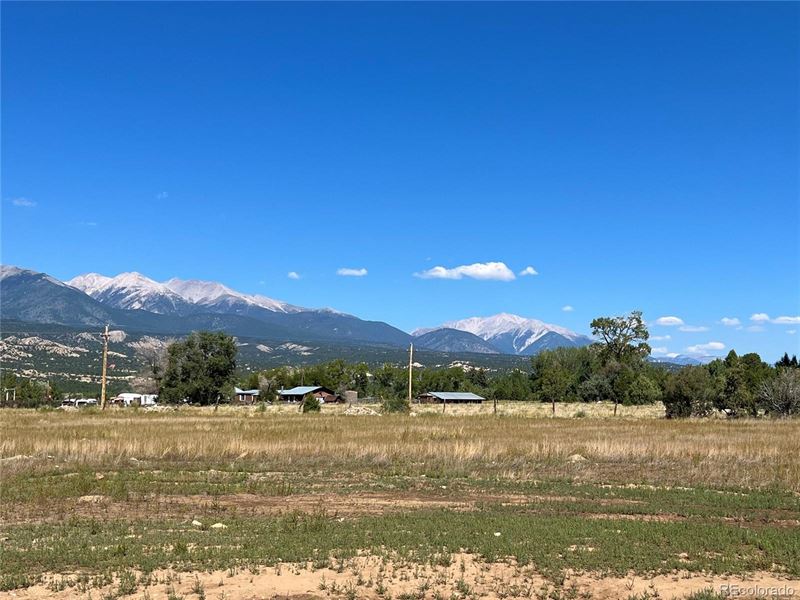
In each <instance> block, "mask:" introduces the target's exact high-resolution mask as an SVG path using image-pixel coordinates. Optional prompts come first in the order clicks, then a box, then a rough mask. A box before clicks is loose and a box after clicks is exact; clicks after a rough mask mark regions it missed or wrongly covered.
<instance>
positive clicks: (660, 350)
mask: <svg viewBox="0 0 800 600" xmlns="http://www.w3.org/2000/svg"><path fill="white" fill-rule="evenodd" d="M668 353H669V349H668V348H667V347H666V346H658V347H656V348H651V349H650V354H654V355H657V356H664V355H665V354H668Z"/></svg>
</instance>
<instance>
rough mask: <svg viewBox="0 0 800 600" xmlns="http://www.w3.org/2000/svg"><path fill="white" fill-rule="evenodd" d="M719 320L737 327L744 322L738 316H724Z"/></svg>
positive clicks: (727, 325) (728, 325)
mask: <svg viewBox="0 0 800 600" xmlns="http://www.w3.org/2000/svg"><path fill="white" fill-rule="evenodd" d="M719 322H720V323H722V324H723V325H725V327H736V326H737V325H741V324H742V322H741V321H740V320H739V319H737V318H736V317H722V318H721V319H720V320H719Z"/></svg>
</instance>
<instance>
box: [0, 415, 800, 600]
mask: <svg viewBox="0 0 800 600" xmlns="http://www.w3.org/2000/svg"><path fill="white" fill-rule="evenodd" d="M372 408H373V409H377V407H372ZM557 408H558V410H557V413H556V416H555V418H553V417H552V415H550V406H548V405H541V404H528V403H501V404H500V405H499V407H498V413H497V415H495V414H492V413H493V407H492V405H491V404H485V405H483V406H475V405H471V406H448V407H447V410H446V413H445V414H444V415H442V414H441V406H435V405H428V406H415V407H414V411H413V412H412V414H411V415H407V416H396V415H384V416H373V415H359V416H354V415H347V414H344V411H345V408H344V407H342V406H325V407H323V412H322V414H320V415H302V414H298V413H297V409H296V407H287V406H280V407H267V408H266V410H259V409H258V408H254V407H249V408H234V407H223V408H220V409H219V410H218V411H213V410H212V409H192V408H181V409H179V410H160V411H144V410H131V409H127V410H126V409H111V410H107V411H105V412H104V413H100V412H97V411H94V410H89V411H32V410H4V411H2V413H0V418H2V430H0V434H2V435H0V465H1V470H0V485H2V487H1V488H0V492H1V493H2V503H0V540H1V541H0V567H2V569H0V572H1V573H2V574H1V575H0V597H3V594H27V595H28V596H29V597H49V596H52V597H82V598H88V597H95V598H99V597H102V598H117V597H125V596H131V597H141V598H161V597H163V598H178V597H184V598H192V597H206V595H208V596H209V597H215V598H216V597H219V598H239V597H241V598H251V597H272V596H274V595H287V596H292V595H297V596H300V595H306V596H309V595H310V597H326V598H327V597H331V598H337V597H342V598H346V599H347V600H354V599H355V598H357V597H364V598H380V599H381V600H390V599H392V598H396V599H400V598H403V599H404V600H411V599H412V598H416V599H417V600H422V599H424V598H431V599H432V600H439V598H449V599H451V600H457V599H464V600H466V599H467V598H481V597H489V598H506V597H530V598H553V599H556V598H568V597H574V598H578V597H583V598H617V597H621V598H655V597H674V598H683V597H690V596H692V595H693V594H694V597H696V598H704V597H710V598H713V597H718V596H717V593H718V592H719V589H720V586H722V585H725V584H726V582H727V583H730V582H731V581H733V582H736V581H756V582H761V583H763V584H766V583H771V584H775V586H778V587H780V585H784V586H785V585H790V586H791V585H793V586H794V588H792V589H796V590H797V591H798V592H800V583H798V582H800V460H799V459H798V456H800V421H796V420H785V421H771V420H735V421H730V420H721V419H714V420H686V421H669V420H666V419H663V418H662V416H661V415H663V409H660V408H659V407H622V410H621V413H620V415H619V416H618V417H616V418H614V417H611V416H610V415H611V412H612V408H611V407H610V406H609V405H589V406H586V405H569V406H563V405H560V406H558V407H557ZM709 590H711V591H709ZM784 591H785V590H784ZM698 594H699V595H698Z"/></svg>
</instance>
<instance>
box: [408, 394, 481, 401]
mask: <svg viewBox="0 0 800 600" xmlns="http://www.w3.org/2000/svg"><path fill="white" fill-rule="evenodd" d="M484 400H486V398H484V397H483V396H478V394H473V393H472V392H425V393H424V394H420V395H419V396H417V402H423V403H437V404H438V403H439V402H442V403H446V404H466V403H474V404H480V403H481V402H483V401H484Z"/></svg>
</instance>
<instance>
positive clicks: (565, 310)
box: [561, 304, 575, 312]
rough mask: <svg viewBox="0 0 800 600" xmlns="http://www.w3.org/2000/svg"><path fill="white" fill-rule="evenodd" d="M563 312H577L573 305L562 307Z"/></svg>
mask: <svg viewBox="0 0 800 600" xmlns="http://www.w3.org/2000/svg"><path fill="white" fill-rule="evenodd" d="M561 310H563V311H564V312H572V311H574V310H575V307H574V306H572V305H571V304H567V305H565V306H562V307H561Z"/></svg>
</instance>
